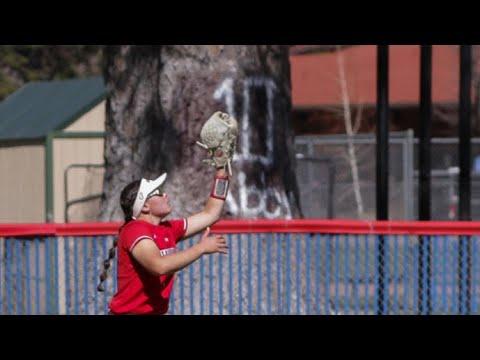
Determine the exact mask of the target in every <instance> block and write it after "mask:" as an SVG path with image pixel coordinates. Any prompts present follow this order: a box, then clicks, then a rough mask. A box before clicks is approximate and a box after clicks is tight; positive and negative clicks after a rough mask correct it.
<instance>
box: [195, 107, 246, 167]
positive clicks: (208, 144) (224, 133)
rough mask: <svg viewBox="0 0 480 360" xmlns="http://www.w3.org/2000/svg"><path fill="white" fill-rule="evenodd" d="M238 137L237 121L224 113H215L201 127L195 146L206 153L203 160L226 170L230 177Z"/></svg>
mask: <svg viewBox="0 0 480 360" xmlns="http://www.w3.org/2000/svg"><path fill="white" fill-rule="evenodd" d="M237 135H238V124H237V120H235V119H234V118H233V117H231V116H230V115H228V114H226V113H222V112H220V111H217V112H216V113H215V114H213V115H212V116H211V117H210V118H209V119H208V120H207V121H206V122H205V124H204V125H203V127H202V130H201V131H200V140H201V142H200V141H197V144H198V145H200V146H201V147H202V148H204V149H206V150H207V151H208V159H205V160H203V161H204V162H206V163H207V164H209V165H212V166H215V167H216V168H227V169H228V173H229V174H230V175H232V168H231V162H232V159H233V154H234V153H235V148H236V141H237Z"/></svg>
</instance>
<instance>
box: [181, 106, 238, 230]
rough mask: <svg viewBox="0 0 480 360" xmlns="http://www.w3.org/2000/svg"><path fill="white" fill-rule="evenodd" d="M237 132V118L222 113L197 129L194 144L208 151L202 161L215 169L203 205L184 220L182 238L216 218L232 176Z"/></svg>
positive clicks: (214, 115)
mask: <svg viewBox="0 0 480 360" xmlns="http://www.w3.org/2000/svg"><path fill="white" fill-rule="evenodd" d="M237 134H238V124H237V121H236V120H235V119H234V118H233V117H231V116H229V115H228V114H225V113H222V112H216V113H215V114H213V115H212V117H210V119H208V120H207V122H206V123H205V124H204V125H203V127H202V130H201V132H200V138H201V140H202V142H197V143H198V144H199V145H200V146H201V147H203V148H204V149H206V150H207V151H208V157H209V158H208V159H206V160H204V162H206V163H208V164H210V165H212V166H214V167H215V168H216V169H217V171H216V173H215V178H214V180H213V185H212V190H211V192H210V197H209V198H208V200H207V203H206V204H205V208H204V209H203V210H202V211H201V212H199V213H197V214H195V215H192V216H190V217H189V218H188V219H187V231H186V233H185V236H184V238H187V237H189V236H191V235H194V234H196V233H197V232H199V231H202V230H203V229H205V228H206V227H208V226H210V225H212V224H214V223H215V222H216V221H218V220H219V218H220V215H221V213H222V209H223V205H224V204H225V200H226V198H227V194H228V187H229V184H230V176H231V175H232V167H231V162H232V159H233V154H234V153H235V147H236V139H237ZM227 171H228V172H227Z"/></svg>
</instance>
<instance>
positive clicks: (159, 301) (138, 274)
mask: <svg viewBox="0 0 480 360" xmlns="http://www.w3.org/2000/svg"><path fill="white" fill-rule="evenodd" d="M186 230H187V220H186V219H181V220H172V221H164V222H161V223H160V224H159V225H152V224H150V223H148V222H146V221H142V220H133V221H130V222H129V223H127V224H126V225H125V226H124V227H123V228H122V230H121V231H120V234H119V239H118V250H117V253H118V270H117V275H118V277H117V279H118V282H117V283H118V289H117V293H116V294H115V295H114V296H113V298H112V300H111V302H110V311H111V312H112V313H113V314H165V313H166V312H167V311H168V301H169V298H170V293H171V291H172V287H173V280H174V274H169V275H161V276H156V275H152V274H151V273H149V272H148V271H147V270H146V269H145V268H144V267H143V266H142V265H140V263H139V262H138V261H137V260H135V258H134V257H133V255H132V250H133V248H134V247H135V245H137V244H138V242H139V241H141V240H143V239H151V240H153V241H154V242H155V244H156V245H157V246H158V248H159V249H160V253H161V254H162V255H163V256H165V255H168V254H171V253H173V252H175V245H176V243H177V242H178V240H180V239H181V238H182V237H183V236H184V235H185V232H186Z"/></svg>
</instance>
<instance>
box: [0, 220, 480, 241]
mask: <svg viewBox="0 0 480 360" xmlns="http://www.w3.org/2000/svg"><path fill="white" fill-rule="evenodd" d="M120 225H121V223H119V222H108V223H107V222H104V223H70V224H55V223H46V224H0V237H13V236H19V237H46V236H96V235H100V236H101V235H116V234H117V233H118V229H119V227H120ZM212 232H216V233H231V234H244V233H320V234H385V235H404V234H408V235H480V222H474V221H370V220H323V219H301V220H264V219H255V220H253V219H252V220H222V221H219V222H218V223H216V224H215V225H214V226H212Z"/></svg>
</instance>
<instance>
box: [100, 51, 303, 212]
mask: <svg viewBox="0 0 480 360" xmlns="http://www.w3.org/2000/svg"><path fill="white" fill-rule="evenodd" d="M104 76H105V80H106V85H107V89H108V91H109V92H110V95H109V98H108V100H107V121H106V133H107V135H106V141H105V163H106V171H105V180H104V196H103V199H102V206H101V214H100V219H101V220H103V221H107V220H119V219H122V213H121V209H120V206H119V195H120V192H121V190H122V188H123V187H124V186H125V185H126V184H128V183H129V182H130V181H132V180H135V179H139V178H141V177H145V178H154V177H157V176H159V175H160V174H161V173H162V172H167V173H168V177H167V182H166V187H165V189H166V191H167V193H168V194H169V195H170V199H171V203H172V205H173V212H172V217H178V216H188V215H190V214H192V213H194V212H197V211H199V210H201V209H202V208H203V206H204V204H205V201H206V199H207V197H208V195H209V192H210V188H211V184H212V178H213V173H214V169H213V168H211V167H208V166H207V165H205V164H204V163H202V161H201V160H202V159H204V158H205V156H206V153H205V151H204V150H203V149H202V148H200V147H199V146H197V145H195V142H196V141H197V140H199V134H200V129H201V127H202V125H203V124H204V122H205V121H206V120H207V118H208V117H209V116H210V115H212V114H213V113H214V112H215V111H218V110H220V111H226V112H228V113H230V114H232V115H233V116H234V117H235V118H236V119H237V120H238V123H239V130H240V131H239V139H238V144H237V153H236V155H235V158H234V163H233V172H234V175H233V179H232V183H231V187H230V189H231V190H230V194H229V198H228V201H227V204H226V206H225V214H224V217H229V216H230V217H239V218H290V217H298V216H301V211H300V203H299V196H298V189H297V183H296V178H295V172H294V168H295V154H294V145H293V131H292V129H291V126H290V122H289V120H290V108H291V89H290V66H289V59H288V46H280V45H251V46H243V45H242V46H240V45H229V46H227V45H162V46H108V47H106V49H105V69H104Z"/></svg>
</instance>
